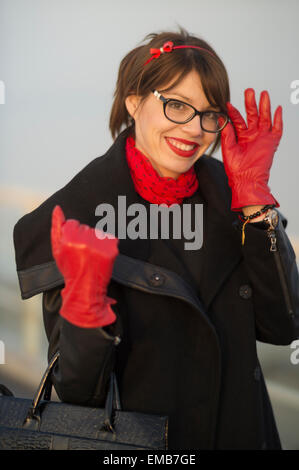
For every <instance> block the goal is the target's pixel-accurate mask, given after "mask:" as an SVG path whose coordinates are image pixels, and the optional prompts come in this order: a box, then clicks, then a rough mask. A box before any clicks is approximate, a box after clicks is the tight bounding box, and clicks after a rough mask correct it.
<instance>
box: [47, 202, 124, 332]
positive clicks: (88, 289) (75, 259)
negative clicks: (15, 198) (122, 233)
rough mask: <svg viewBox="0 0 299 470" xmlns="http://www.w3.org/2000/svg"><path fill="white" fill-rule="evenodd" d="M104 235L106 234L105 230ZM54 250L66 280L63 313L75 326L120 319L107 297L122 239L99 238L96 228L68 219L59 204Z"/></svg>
mask: <svg viewBox="0 0 299 470" xmlns="http://www.w3.org/2000/svg"><path fill="white" fill-rule="evenodd" d="M102 235H103V233H102ZM51 243H52V253H53V257H54V259H55V261H56V264H57V266H58V268H59V270H60V271H61V274H62V275H63V277H64V280H65V288H64V289H63V290H62V293H61V294H62V307H61V309H60V315H61V316H62V317H64V318H65V319H67V320H68V321H69V322H70V323H73V324H74V325H77V326H80V327H85V328H94V327H100V326H105V325H108V324H110V323H113V322H114V321H115V320H116V316H115V313H114V312H113V310H112V308H111V305H113V304H115V303H116V300H114V299H111V298H110V297H107V296H106V293H107V287H108V284H109V282H110V279H111V275H112V270H113V264H114V261H115V258H116V256H117V255H118V247H117V246H118V239H117V238H116V237H112V236H111V234H109V238H108V237H106V238H102V239H99V238H97V237H96V235H95V230H94V229H92V228H91V227H89V226H88V225H82V224H79V222H78V221H77V220H73V219H70V220H65V217H64V214H63V212H62V210H61V208H60V207H59V206H56V207H55V208H54V210H53V214H52V227H51Z"/></svg>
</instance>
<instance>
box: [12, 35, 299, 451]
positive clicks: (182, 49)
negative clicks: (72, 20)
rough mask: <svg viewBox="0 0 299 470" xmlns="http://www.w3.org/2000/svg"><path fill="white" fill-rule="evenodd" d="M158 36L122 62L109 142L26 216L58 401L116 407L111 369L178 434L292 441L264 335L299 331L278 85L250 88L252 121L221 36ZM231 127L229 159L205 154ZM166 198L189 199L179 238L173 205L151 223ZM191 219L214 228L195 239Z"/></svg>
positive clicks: (211, 440)
mask: <svg viewBox="0 0 299 470" xmlns="http://www.w3.org/2000/svg"><path fill="white" fill-rule="evenodd" d="M147 40H148V41H147V42H146V43H145V44H144V45H141V46H139V47H137V48H136V49H134V50H132V51H131V52H130V53H129V54H127V56H126V57H125V58H124V59H123V61H122V62H121V65H120V69H119V76H118V81H117V86H116V92H115V99H114V103H113V107H112V111H111V116H110V129H111V133H112V136H113V137H114V138H115V137H116V140H115V142H114V144H113V145H112V147H111V148H110V149H109V150H108V152H107V153H106V154H105V155H104V156H102V157H100V158H97V159H95V160H94V161H92V162H91V163H90V164H89V165H88V166H87V167H86V168H84V169H83V170H82V171H81V172H80V173H79V174H77V175H76V176H75V177H74V178H73V179H72V180H71V181H70V182H69V183H68V184H67V185H66V186H65V187H64V188H62V189H61V190H59V191H58V192H56V193H55V194H54V195H52V196H51V197H50V198H49V199H48V200H47V201H45V202H44V203H43V204H42V205H41V206H40V207H39V208H37V209H36V210H35V211H33V212H32V213H30V214H28V215H26V216H24V217H23V218H22V219H21V220H20V221H19V222H18V223H17V224H16V226H15V230H14V242H15V249H16V263H17V270H18V275H19V280H20V286H21V291H22V297H23V298H28V297H31V296H32V295H35V294H37V293H40V292H43V314H44V322H45V329H46V333H47V337H48V339H49V357H52V355H53V354H54V353H55V352H56V351H57V350H59V351H60V358H59V363H58V364H57V367H56V369H55V373H54V383H55V387H56V391H57V393H58V395H59V397H60V398H61V400H63V401H67V402H70V403H77V404H81V405H92V406H103V404H104V400H105V396H106V390H107V383H108V378H109V375H110V372H111V370H112V369H114V370H115V371H116V376H117V380H118V385H119V389H120V395H121V400H122V406H123V409H125V410H134V411H140V412H145V413H154V414H155V413H156V414H162V415H168V416H169V437H168V442H169V449H280V448H281V444H280V439H279V435H278V432H277V428H276V424H275V420H274V416H273V412H272V408H271V404H270V400H269V396H268V393H267V389H266V386H265V381H264V378H263V373H262V371H261V368H260V364H259V360H258V356H257V351H256V340H259V341H263V342H266V343H271V344H278V345H287V344H290V343H291V342H292V341H293V340H294V339H295V338H297V337H298V333H299V298H298V285H299V283H298V271H297V267H296V262H295V255H294V251H293V249H292V247H291V245H290V242H289V240H288V237H287V235H286V233H285V230H284V228H285V226H286V223H287V221H286V219H285V218H284V217H283V216H282V215H281V214H280V212H279V211H277V209H275V207H279V203H278V201H277V200H276V199H275V198H274V197H273V195H272V194H271V193H270V189H269V187H268V185H267V183H268V179H269V172H270V168H271V164H272V160H273V156H274V153H275V150H276V148H277V146H278V143H279V140H280V137H281V134H282V111H281V107H278V108H277V110H276V112H275V114H274V118H273V124H272V122H271V111H270V100H269V96H268V93H267V92H262V94H261V98H260V102H259V110H258V109H257V105H256V101H255V94H254V90H252V89H248V90H246V91H245V106H246V113H247V124H246V122H245V120H244V119H243V118H242V116H241V115H240V113H239V112H238V111H237V110H236V109H235V108H234V107H233V106H232V105H231V104H230V103H229V84H228V78H227V73H226V70H225V67H224V65H223V63H222V61H221V60H220V58H219V57H218V56H217V54H216V52H215V51H214V50H213V49H212V48H211V46H210V45H209V44H207V43H206V42H205V41H203V40H201V39H199V38H197V37H194V36H191V35H189V34H188V33H187V32H186V31H184V30H181V31H180V32H179V33H172V32H165V33H161V34H152V35H150V36H149V37H148V38H147ZM228 116H229V117H230V120H231V122H228ZM123 126H124V127H125V129H124V130H123V131H122V132H121V133H120V130H121V128H122V127H123ZM220 139H221V146H222V154H223V161H224V165H223V164H222V162H220V161H219V160H217V159H215V158H214V157H212V156H211V155H208V154H207V151H208V149H210V148H211V150H210V153H212V152H213V151H214V150H215V149H216V148H217V147H218V146H219V145H220ZM119 196H122V197H124V196H125V200H124V199H120V198H119ZM120 201H121V204H120ZM124 201H125V204H126V206H125V207H126V208H129V210H128V213H126V214H125V216H126V219H125V226H124V206H123V202H124ZM103 204H105V206H103ZM133 204H134V205H133ZM136 204H139V205H138V206H136ZM157 204H164V206H161V207H164V208H165V207H166V208H169V213H170V209H172V208H175V207H176V208H177V209H179V211H177V212H175V211H174V212H173V216H172V218H171V217H169V220H170V222H171V226H170V235H169V236H168V237H167V236H166V237H165V236H164V235H165V230H164V227H163V226H162V222H161V220H160V224H158V236H157V237H156V238H155V237H154V236H152V237H151V236H150V235H151V233H152V232H150V230H151V228H152V225H154V222H153V217H152V216H151V212H150V209H151V208H152V207H153V206H154V207H157V206H156V205H157ZM57 206H58V207H57ZM140 207H143V208H145V209H146V212H144V213H146V218H144V217H143V218H142V219H139V221H140V220H142V222H143V223H141V224H139V225H142V227H139V229H142V230H145V233H144V232H143V236H139V237H138V236H135V235H136V232H137V229H136V219H135V218H134V217H135V216H136V214H135V212H134V210H136V208H140ZM109 208H113V212H112V213H113V214H114V215H115V217H114V219H113V220H111V217H110V218H108V219H106V222H107V227H108V228H109V229H110V230H108V229H107V230H106V231H107V232H108V233H112V235H114V237H113V236H110V237H109V238H108V237H107V238H106V239H105V238H104V234H103V233H102V231H101V229H102V228H104V226H103V225H101V222H100V225H99V215H103V212H104V210H106V211H108V212H109ZM199 208H202V210H203V214H202V217H201V218H198V215H200V211H199V210H198V209H199ZM183 209H186V211H184V210H183ZM187 209H188V210H187ZM52 214H53V218H52ZM188 214H189V216H190V217H191V218H188V217H187V215H188ZM169 215H170V214H169ZM178 215H180V216H181V218H180V219H179V218H177V217H178ZM186 217H187V218H186ZM69 219H71V220H69ZM100 220H102V219H100ZM189 222H190V225H191V226H192V230H193V233H194V234H198V233H199V232H200V231H201V241H202V243H197V245H196V246H195V247H194V245H193V246H192V244H191V247H190V245H189V247H188V249H186V245H185V243H186V242H187V241H188V240H190V237H189V236H186V232H184V229H185V228H186V225H187V223H189ZM51 223H52V225H51ZM114 223H115V227H113V225H114ZM132 224H133V225H132ZM180 224H181V225H180ZM132 226H133V227H135V229H136V230H135V231H134V230H132ZM95 227H96V228H97V229H98V230H97V231H96V234H95V231H94V228H95ZM111 227H113V229H114V230H112V229H111ZM124 228H125V229H126V228H128V231H127V232H126V234H125V236H124ZM156 228H157V227H156ZM178 228H182V229H183V235H181V236H179V237H176V236H175V233H176V232H175V230H177V229H178ZM129 229H130V230H129ZM128 233H129V234H130V236H128ZM134 234H135V235H134ZM187 235H188V234H187ZM194 237H195V235H194Z"/></svg>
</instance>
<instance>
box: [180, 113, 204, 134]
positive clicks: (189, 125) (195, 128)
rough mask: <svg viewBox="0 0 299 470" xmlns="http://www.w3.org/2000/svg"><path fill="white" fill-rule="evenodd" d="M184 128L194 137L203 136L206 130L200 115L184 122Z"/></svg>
mask: <svg viewBox="0 0 299 470" xmlns="http://www.w3.org/2000/svg"><path fill="white" fill-rule="evenodd" d="M182 127H183V130H184V131H185V132H186V133H187V134H189V135H190V136H193V137H198V136H203V135H204V131H203V130H202V128H201V125H200V116H195V117H194V118H193V119H191V121H189V122H186V124H182Z"/></svg>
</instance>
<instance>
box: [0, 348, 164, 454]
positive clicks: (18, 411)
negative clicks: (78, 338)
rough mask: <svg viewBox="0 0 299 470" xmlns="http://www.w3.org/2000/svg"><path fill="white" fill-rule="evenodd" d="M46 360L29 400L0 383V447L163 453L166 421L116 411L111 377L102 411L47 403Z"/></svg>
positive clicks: (49, 386) (51, 364) (115, 390)
mask: <svg viewBox="0 0 299 470" xmlns="http://www.w3.org/2000/svg"><path fill="white" fill-rule="evenodd" d="M58 357H59V352H57V353H56V354H55V355H54V356H53V358H52V360H51V361H50V362H49V365H48V367H47V370H46V372H45V373H44V375H43V378H42V380H41V383H40V385H39V387H38V389H37V392H36V394H35V397H34V399H33V401H32V402H31V400H29V399H22V398H16V397H14V396H13V394H12V393H11V391H10V390H9V389H8V388H7V387H5V386H4V385H0V449H1V450H2V449H14V450H18V449H20V450H27V449H35V450H39V449H45V450H85V449H86V450H93V449H94V450H127V449H131V450H141V449H150V450H151V449H152V450H167V448H168V447H167V431H168V417H167V416H160V415H153V414H144V413H139V412H132V411H124V410H122V409H121V404H120V397H119V391H118V386H117V381H116V377H115V373H114V372H112V373H111V378H110V383H109V389H108V393H107V398H106V403H105V408H91V407H86V406H80V405H72V404H68V403H61V402H51V401H50V398H51V389H52V381H51V371H52V369H53V367H54V365H55V363H56V361H57V359H58Z"/></svg>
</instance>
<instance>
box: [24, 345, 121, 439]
mask: <svg viewBox="0 0 299 470" xmlns="http://www.w3.org/2000/svg"><path fill="white" fill-rule="evenodd" d="M59 356H60V353H59V351H57V352H56V353H55V354H54V356H53V357H52V358H51V360H50V362H49V364H48V367H47V369H46V371H45V373H44V375H43V377H42V379H41V381H40V384H39V386H38V389H37V391H36V393H35V395H34V398H33V400H32V404H31V406H30V408H29V410H28V412H27V415H26V418H25V419H24V422H23V427H26V428H30V429H31V428H33V429H37V428H39V426H40V422H41V411H40V408H41V400H42V398H43V397H44V399H45V400H46V401H50V398H51V390H52V381H51V373H52V371H53V368H54V366H55V364H56V362H57V360H58V358H59ZM114 410H121V403H120V396H119V390H118V385H117V381H116V376H115V373H114V372H113V371H112V372H111V375H110V383H109V390H108V394H107V397H106V403H105V413H104V422H103V424H102V427H101V430H102V431H110V432H113V433H115V430H114V427H113V425H112V413H113V411H114Z"/></svg>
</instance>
